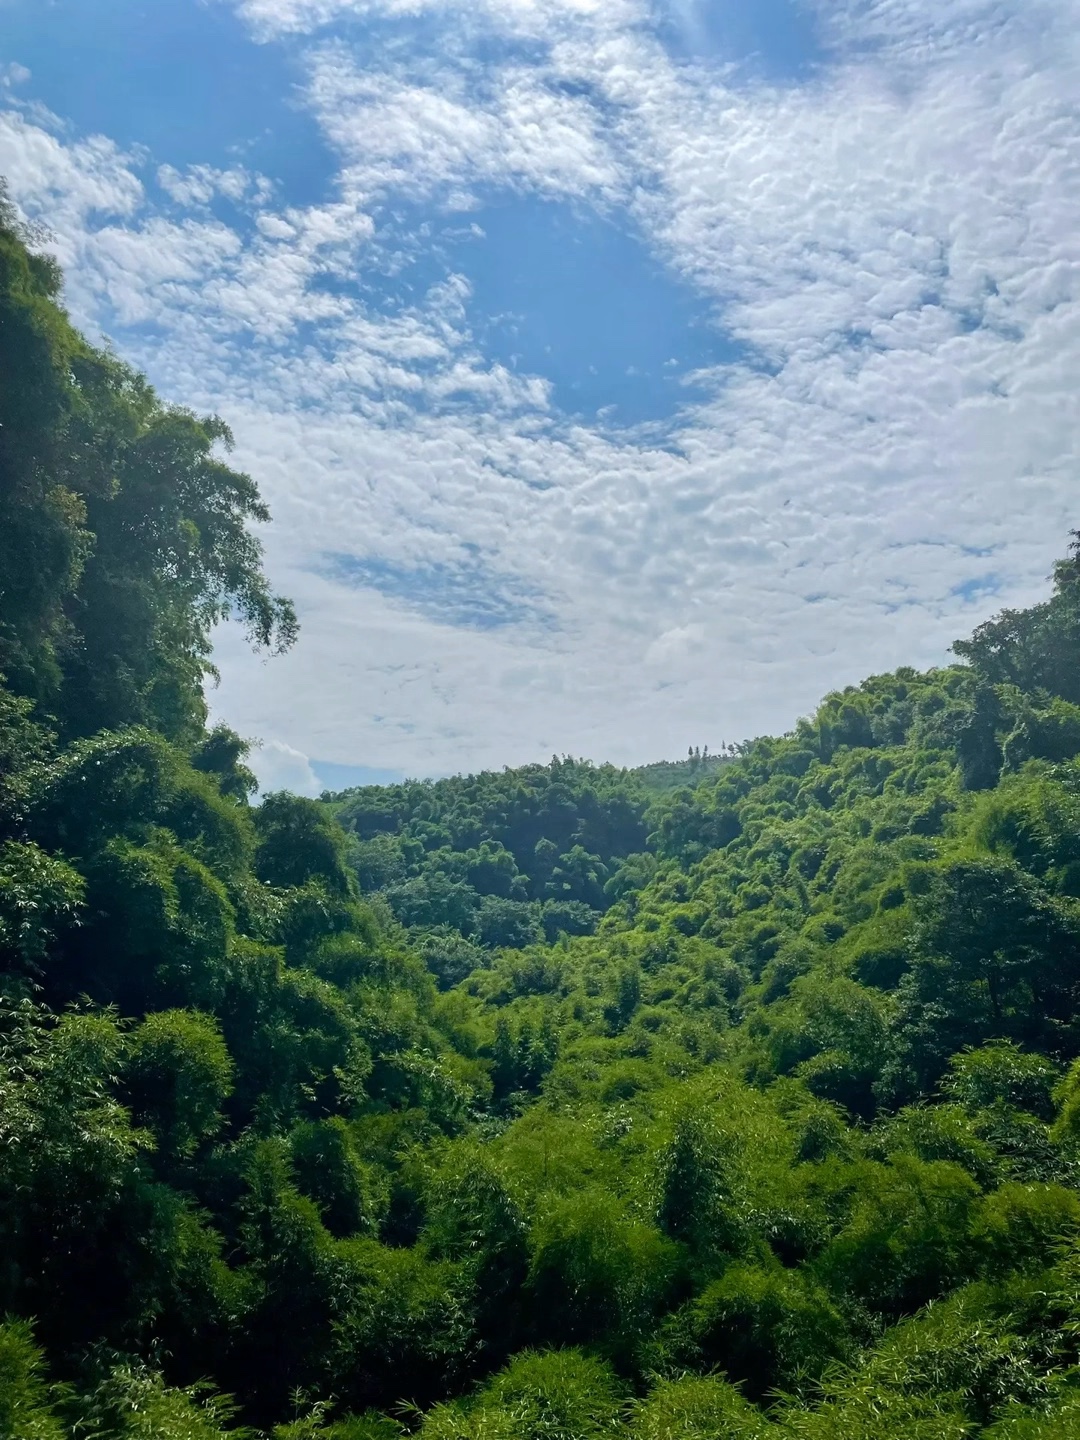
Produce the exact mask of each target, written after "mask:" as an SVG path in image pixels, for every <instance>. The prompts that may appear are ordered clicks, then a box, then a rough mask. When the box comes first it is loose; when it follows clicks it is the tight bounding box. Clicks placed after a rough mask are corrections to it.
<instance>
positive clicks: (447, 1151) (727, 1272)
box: [0, 202, 1080, 1440]
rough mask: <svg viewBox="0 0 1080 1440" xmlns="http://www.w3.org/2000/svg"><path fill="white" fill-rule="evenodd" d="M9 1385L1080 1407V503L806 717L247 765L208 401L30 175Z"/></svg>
mask: <svg viewBox="0 0 1080 1440" xmlns="http://www.w3.org/2000/svg"><path fill="white" fill-rule="evenodd" d="M0 371H2V375H3V382H2V384H0V672H2V675H3V682H2V684H0V1155H2V1163H0V1237H2V1244H0V1437H3V1440H409V1437H416V1440H801V1437H802V1440H826V1437H828V1440H832V1437H836V1440H894V1437H895V1440H900V1437H903V1440H962V1437H972V1440H975V1437H978V1440H1043V1437H1046V1440H1049V1437H1055V1440H1057V1437H1064V1440H1068V1437H1070V1436H1075V1437H1080V539H1078V538H1077V537H1073V540H1072V542H1071V543H1070V541H1069V539H1068V537H1064V536H1063V537H1062V550H1063V551H1064V552H1065V553H1064V558H1063V559H1062V560H1061V561H1060V563H1059V564H1058V565H1057V567H1056V569H1055V571H1054V574H1053V576H1052V577H1050V579H1049V581H1048V587H1047V597H1046V599H1045V600H1044V601H1043V602H1041V603H1040V604H1037V605H1035V606H1034V607H1032V608H1030V609H1027V610H1022V611H1006V612H1005V613H1003V614H1000V615H998V616H996V617H994V618H992V619H989V620H987V621H986V622H985V623H984V624H982V625H980V626H979V628H978V629H976V630H975V632H974V634H973V635H972V636H971V637H970V638H968V639H966V640H963V641H958V642H957V643H956V645H955V647H954V658H953V661H952V663H949V664H948V665H944V666H943V667H941V668H939V669H936V670H932V671H930V672H928V673H919V672H916V671H915V670H910V669H904V670H899V671H897V672H896V673H894V674H887V675H878V676H875V677H873V678H871V679H868V680H866V681H865V682H864V683H863V684H861V685H859V686H857V687H854V688H851V689H848V690H845V691H844V692H843V693H835V694H831V695H828V696H827V697H826V698H825V699H824V700H823V701H822V703H821V705H820V707H819V708H818V710H817V711H816V712H815V713H814V714H813V715H811V716H809V717H807V718H804V719H802V720H800V721H799V722H798V723H797V724H796V725H795V726H794V729H793V730H792V731H791V732H790V733H789V734H786V735H784V736H781V737H779V738H759V739H755V740H751V741H748V742H746V743H742V744H740V745H738V746H725V747H724V749H723V752H722V754H721V755H719V756H709V755H708V754H707V752H706V753H698V752H697V751H694V752H692V753H691V754H690V756H689V757H688V758H687V759H686V760H684V761H680V762H677V763H676V762H671V763H662V764H658V765H655V766H647V767H644V768H642V769H637V770H623V769H618V768H616V767H613V766H608V765H594V764H591V763H587V762H585V761H583V760H577V759H573V758H570V757H561V758H560V757H556V758H554V759H553V760H552V761H551V762H550V763H549V764H546V765H542V764H536V765H532V766H527V767H524V768H521V769H517V770H506V771H504V772H501V773H488V774H483V775H478V776H472V777H467V778H466V777H456V778H452V779H446V780H439V781H426V782H409V783H407V784H403V785H399V786H388V787H370V788H364V789H359V790H352V791H348V792H345V793H343V794H338V795H324V796H323V797H322V799H321V800H309V799H303V798H298V797H295V796H292V795H289V794H271V795H265V796H261V797H260V796H258V795H257V786H256V782H255V779H254V776H253V775H252V773H251V771H250V769H249V767H248V764H247V761H248V758H249V753H250V752H249V746H248V742H247V741H246V740H245V739H243V738H241V737H240V736H238V735H236V734H234V733H232V732H231V731H230V730H229V729H227V728H225V727H223V726H220V725H219V726H214V727H208V723H207V716H208V711H207V708H206V703H205V700H204V685H205V684H206V682H208V681H210V680H211V679H212V673H213V672H212V635H213V630H214V627H215V626H216V625H217V624H218V623H219V622H220V621H221V620H223V619H224V618H225V617H227V616H232V617H233V618H234V619H237V620H239V621H240V622H241V623H242V624H244V625H246V627H247V630H248V633H249V636H250V640H251V643H252V644H253V645H255V646H256V647H259V648H261V649H264V650H265V651H267V652H268V653H273V652H275V651H278V650H281V649H284V648H286V647H288V646H289V645H291V644H292V643H293V642H294V640H295V639H296V635H297V621H296V616H295V614H294V611H293V609H292V607H291V605H290V604H289V602H288V601H286V600H284V599H282V598H280V597H279V596H277V595H276V594H275V593H274V591H273V589H272V587H271V585H270V583H269V581H268V579H267V577H266V575H265V573H264V569H263V561H262V553H261V550H260V547H259V544H258V541H257V538H256V536H255V532H254V530H253V526H255V525H257V524H262V523H263V522H265V521H266V520H267V519H268V518H269V516H268V514H267V511H266V508H265V506H264V504H263V502H262V500H261V499H260V496H259V493H258V490H257V487H256V485H255V483H254V481H253V480H252V479H251V478H249V477H248V476H246V475H244V474H241V473H239V472H238V471H236V470H235V469H233V468H231V466H230V464H229V459H228V449H229V444H230V437H229V433H228V430H227V428H226V427H225V426H224V425H223V424H222V423H221V422H220V421H218V420H216V419H212V418H210V419H208V418H203V417H199V416H196V415H193V414H191V413H189V412H187V411H185V410H183V409H178V408H176V407H174V406H171V405H170V404H168V403H167V402H166V401H164V400H163V399H161V398H160V397H159V396H158V395H157V394H156V393H155V392H154V390H153V389H152V388H151V386H150V385H149V384H148V382H147V381H146V379H145V378H144V377H143V376H141V375H139V374H138V373H136V372H134V371H133V370H132V369H131V368H129V367H128V366H127V365H125V364H124V363H123V362H122V361H121V360H120V359H119V358H117V356H116V355H115V354H113V353H111V352H109V351H107V350H103V349H101V348H99V347H96V346H95V345H93V344H91V343H90V342H89V341H88V340H87V339H85V338H84V337H83V336H82V335H80V334H79V333H78V332H77V330H76V329H75V328H74V327H73V325H72V323H71V321H70V320H69V318H68V316H67V313H66V311H65V309H64V306H63V293H62V277H61V275H60V273H59V271H58V269H57V266H56V265H55V263H54V262H53V261H52V260H51V259H50V258H49V257H48V255H47V253H45V251H44V250H43V249H42V246H41V243H40V240H39V238H38V237H36V236H35V235H34V234H32V233H29V232H27V231H26V230H25V229H23V228H22V227H21V226H20V224H19V222H18V220H17V217H16V215H15V212H14V211H13V209H12V208H11V207H10V205H8V204H7V203H6V202H5V203H4V204H3V205H2V207H0Z"/></svg>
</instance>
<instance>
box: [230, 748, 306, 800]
mask: <svg viewBox="0 0 1080 1440" xmlns="http://www.w3.org/2000/svg"><path fill="white" fill-rule="evenodd" d="M248 764H249V766H250V767H251V769H252V770H253V771H254V772H255V777H256V779H257V780H258V782H259V793H260V795H270V794H273V793H274V792H275V791H277V790H288V791H290V792H291V793H292V794H293V795H308V796H316V795H319V794H321V793H322V789H323V787H322V786H321V785H320V784H319V781H318V778H317V776H316V774H315V772H314V770H312V768H311V765H310V763H309V761H308V757H307V756H306V755H304V754H303V753H302V752H301V751H300V750H296V749H294V748H293V746H291V745H287V744H286V743H285V741H284V740H264V741H263V742H262V743H261V744H260V745H256V746H253V747H252V750H251V752H250V754H249V755H248Z"/></svg>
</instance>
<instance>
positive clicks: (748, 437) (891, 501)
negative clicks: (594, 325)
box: [0, 0, 1080, 790]
mask: <svg viewBox="0 0 1080 1440" xmlns="http://www.w3.org/2000/svg"><path fill="white" fill-rule="evenodd" d="M16 3H22V0H16ZM217 3H219V4H224V3H225V0H217ZM724 3H726V0H724ZM731 3H734V0H731ZM233 8H234V9H235V11H236V12H237V13H238V14H239V15H240V16H241V17H242V18H243V19H244V21H245V22H246V23H247V24H248V25H249V27H250V34H251V37H252V43H253V44H255V43H258V44H259V45H262V46H288V47H290V53H291V54H293V55H294V56H295V57H297V63H298V64H300V65H301V66H302V72H301V73H302V75H303V86H302V90H301V92H300V96H299V102H300V103H302V105H303V106H304V107H305V109H306V112H307V114H308V115H309V116H310V117H312V118H313V119H314V121H315V122H316V123H317V125H318V127H319V133H320V135H321V137H322V140H323V142H324V144H325V146H326V147H327V150H328V152H329V154H330V155H331V156H332V157H333V162H334V170H333V174H332V175H331V176H330V178H329V180H328V183H327V186H326V192H325V194H324V195H322V196H321V197H320V198H319V199H318V200H317V201H316V202H314V203H304V204H301V203H298V202H296V201H294V200H293V199H292V198H291V197H290V195H289V193H287V189H283V188H282V186H281V185H280V184H279V183H278V181H277V180H276V178H275V176H274V174H273V173H272V168H273V167H272V166H270V165H267V164H265V162H264V168H265V169H266V170H267V171H268V172H271V173H268V174H265V175H264V174H261V173H259V172H257V171H256V170H253V169H251V168H250V167H248V166H245V165H244V164H242V163H240V162H239V161H238V162H237V163H236V164H234V165H227V166H222V165H221V164H220V163H211V162H210V160H207V162H206V163H205V164H196V165H193V166H188V167H186V168H185V167H181V166H175V165H173V164H171V163H168V162H167V161H166V159H165V158H164V157H161V156H156V155H152V154H148V153H146V152H145V151H143V150H139V149H130V148H129V149H125V148H124V146H123V145H121V144H119V143H117V142H116V141H114V140H113V139H111V138H110V136H109V135H108V134H107V133H77V132H76V131H75V130H74V129H73V128H72V127H70V126H69V125H66V124H65V123H64V121H63V117H54V116H50V115H48V114H47V113H45V112H43V110H42V109H41V108H40V106H35V104H34V103H33V95H32V91H33V80H32V78H31V79H28V80H26V81H25V82H24V83H22V84H21V85H20V86H19V87H18V90H17V91H16V90H15V89H14V88H13V87H9V89H8V91H5V92H4V96H5V97H6V100H7V104H8V108H7V109H6V110H3V111H0V171H3V172H4V173H6V174H8V175H9V176H10V179H11V184H12V190H13V193H14V194H15V196H16V198H17V199H18V200H19V202H20V203H21V204H22V205H23V207H24V208H25V210H26V211H27V213H28V214H31V215H41V216H43V217H45V218H47V219H48V221H49V223H50V224H51V226H52V228H53V230H54V232H55V236H56V239H55V245H56V249H57V251H58V253H59V255H60V257H61V259H62V260H63V262H64V263H65V265H66V267H67V269H68V274H69V302H70V304H71V306H72V309H73V311H74V312H75V314H76V316H77V318H78V319H79V320H80V321H81V322H82V323H84V324H86V325H89V326H91V327H93V328H95V329H97V330H102V331H104V332H106V333H108V334H109V335H110V336H111V337H113V339H114V340H115V342H116V343H117V345H118V346H119V347H120V348H121V350H122V351H123V352H124V353H126V354H130V355H131V356H132V357H133V358H134V359H135V360H137V361H138V362H139V363H141V364H144V365H146V366H147V367H148V368H149V369H150V372H151V374H152V376H153V378H154V379H155V381H156V382H158V383H159V384H160V386H161V388H162V389H163V390H164V391H165V392H166V393H167V394H169V395H171V396H173V397H175V398H176V399H178V400H181V401H183V402H185V403H189V404H192V405H194V406H198V407H203V408H210V409H214V410H217V411H219V412H220V413H222V414H223V415H224V416H225V418H226V419H227V420H228V421H229V422H230V423H231V424H232V426H233V428H234V430H235V432H236V436H237V440H238V454H239V458H240V460H241V462H242V463H243V464H244V465H245V466H246V467H247V468H248V469H250V470H251V471H252V472H253V473H254V474H255V475H256V476H257V477H258V479H259V481H260V483H261V485H262V486H263V488H264V491H265V493H266V494H267V497H268V499H269V501H270V503H271V506H272V508H273V510H274V513H275V517H276V522H277V523H276V524H275V525H274V526H273V527H271V529H270V530H269V531H268V532H267V535H266V537H265V538H266V543H267V547H268V555H269V560H270V564H271V566H272V568H273V570H274V576H275V582H276V583H277V584H279V585H281V586H284V587H286V588H288V589H290V590H291V592H292V593H293V594H294V595H295V596H296V598H297V600H298V602H299V606H300V610H301V616H302V621H303V627H304V628H303V636H302V639H301V643H300V645H299V646H298V647H297V649H296V650H295V652H294V653H293V654H291V655H290V656H288V657H287V658H285V659H284V660H281V661H276V662H274V663H272V664H269V665H264V664H262V663H261V662H258V661H256V660H254V659H252V658H250V657H248V656H247V655H246V654H245V652H244V651H243V648H242V646H241V645H240V643H239V641H238V638H237V637H236V636H234V635H232V634H231V633H230V632H229V631H228V630H226V631H224V632H223V633H222V635H221V638H220V644H219V655H218V660H219V664H220V668H221V672H222V682H221V685H220V688H219V689H218V690H217V691H216V693H215V695H214V697H213V702H212V703H213V704H214V707H215V709H216V710H217V711H218V712H219V713H221V714H223V715H224V716H225V717H226V718H228V719H229V720H230V721H231V722H232V723H233V724H236V725H237V726H238V727H239V728H240V729H242V730H243V731H245V732H246V733H254V734H260V733H261V734H264V735H269V736H276V737H284V738H280V739H278V740H277V741H274V742H272V745H271V746H269V747H266V748H264V750H263V751H262V752H261V759H259V760H258V761H257V763H258V764H261V765H262V767H263V770H265V772H266V777H267V781H268V782H271V778H272V774H278V775H282V774H285V773H286V771H287V770H288V769H289V767H290V766H291V767H293V769H292V770H291V771H289V773H291V774H294V781H295V788H298V789H301V790H304V789H308V790H310V789H311V788H312V786H316V788H317V781H316V779H315V775H314V772H313V771H312V770H311V765H310V763H309V762H308V761H307V759H306V757H307V756H312V757H319V758H320V759H322V760H325V761H337V762H358V763H361V762H362V763H364V764H371V765H379V766H391V767H396V768H401V769H407V770H408V771H410V772H411V773H417V772H419V773H423V772H425V771H428V772H439V771H447V770H452V769H457V768H462V767H473V766H477V765H482V764H496V765H497V764H502V763H512V762H515V761H520V760H525V759H528V758H536V757H543V756H544V755H546V754H550V753H551V752H552V751H553V750H559V751H564V750H570V751H574V752H575V753H586V754H592V755H594V756H598V757H610V758H613V759H616V760H624V761H633V760H639V759H645V758H649V757H653V756H656V755H660V754H664V753H669V754H670V753H681V751H682V750H683V748H684V747H685V745H686V744H687V743H690V742H704V741H706V740H708V741H710V742H711V743H715V742H716V741H717V740H719V739H720V738H721V737H725V738H727V737H731V736H735V735H741V734H750V733H756V732H759V731H761V730H764V729H774V728H778V727H779V728H783V727H786V726H787V725H789V724H790V723H791V722H792V721H793V720H794V718H795V717H796V715H797V714H798V713H800V712H801V711H804V710H805V709H807V708H808V707H809V706H810V705H812V704H813V702H814V701H815V699H816V698H817V697H818V696H819V695H820V694H821V693H822V692H823V691H824V690H826V689H827V688H829V687H831V686H833V685H836V684H841V683H847V682H850V681H854V680H857V679H859V678H860V677H861V676H862V675H864V674H866V673H867V672H869V671H873V670H881V669H884V668H887V667H890V666H892V665H895V664H898V663H904V662H907V663H915V664H919V663H933V662H935V661H939V660H942V659H944V658H945V656H946V653H947V646H948V643H949V642H950V641H951V640H952V639H953V638H954V637H955V636H956V635H958V634H960V633H962V632H963V631H964V630H965V629H967V628H970V626H971V625H972V624H973V623H974V622H975V621H976V620H977V619H978V618H980V617H981V616H982V615H983V614H985V613H986V611H987V610H988V609H989V608H991V607H992V606H994V605H996V604H1005V603H1023V602H1026V601H1028V600H1030V599H1031V598H1032V597H1033V596H1034V595H1036V594H1037V593H1039V591H1040V589H1041V588H1042V587H1043V585H1044V580H1045V576H1046V573H1047V571H1048V569H1049V566H1050V563H1051V560H1052V558H1053V556H1054V555H1055V553H1057V552H1058V551H1059V550H1060V549H1061V548H1062V546H1063V543H1064V538H1065V531H1066V530H1067V528H1068V527H1069V525H1070V523H1076V500H1075V495H1076V490H1075V484H1076V481H1075V477H1076V474H1077V449H1078V433H1077V419H1076V412H1075V399H1074V392H1075V375H1076V374H1077V371H1078V368H1080V257H1078V256H1077V253H1076V243H1075V237H1076V235H1077V234H1078V233H1080V121H1078V117H1077V112H1076V107H1075V95H1076V94H1077V93H1080V88H1078V87H1080V47H1078V44H1077V39H1076V37H1077V35H1078V34H1080V26H1078V23H1077V22H1078V21H1080V4H1078V3H1076V0H992V3H991V0H936V3H931V0H876V3H872V4H871V3H869V0H842V3H835V0H830V3H828V4H826V3H824V0H822V3H821V4H820V5H819V6H818V7H817V9H816V10H815V9H813V7H810V10H811V19H812V21H813V23H814V28H815V33H816V36H817V47H816V52H815V56H814V60H813V64H808V65H807V66H805V67H804V68H802V69H800V70H798V71H797V73H792V74H788V75H777V76H774V77H773V78H768V71H767V70H766V71H764V72H763V71H761V70H755V68H754V67H753V66H748V65H746V64H739V63H734V62H736V61H739V60H740V59H741V58H744V57H740V56H737V55H726V54H724V53H723V52H722V50H721V51H718V50H717V48H716V46H715V45H706V44H705V43H704V40H700V43H699V39H700V37H701V36H703V35H704V34H705V28H704V27H703V25H702V24H701V18H702V17H701V11H702V7H700V6H696V7H695V6H694V5H691V4H687V3H680V4H675V3H671V4H668V5H665V4H663V3H661V0H655V3H651V0H611V3H603V4H599V3H595V4H594V3H587V0H501V3H499V4H495V3H494V0H492V3H490V4H489V3H487V0H484V3H477V0H473V3H469V4H466V3H464V0H246V3H244V4H242V5H236V6H234V7H233ZM714 8H716V9H718V10H722V8H723V5H722V4H718V6H717V7H714ZM803 9H804V11H805V10H806V9H807V7H803ZM672 37H676V38H678V39H679V43H677V44H676V43H674V40H673V38H672ZM17 58H18V57H12V59H13V61H14V60H17ZM35 74H36V70H35ZM763 75H764V77H765V78H763ZM538 201H540V202H543V203H546V204H559V205H563V206H571V207H577V210H578V213H580V214H582V215H586V214H602V215H603V216H605V217H606V218H607V219H608V220H611V221H613V222H614V223H617V224H619V225H621V226H624V227H626V229H627V231H632V232H633V235H634V236H635V237H637V240H638V241H639V242H640V245H641V247H642V251H643V253H645V254H647V255H648V256H649V257H650V259H651V260H653V261H657V260H658V261H660V262H662V264H663V265H664V266H665V267H666V269H667V271H668V273H670V275H671V276H672V277H675V278H677V279H678V281H679V283H681V284H683V285H685V286H687V287H690V288H691V289H692V291H693V293H694V295H695V296H696V298H697V304H698V308H699V310H700V315H701V320H702V323H703V324H706V325H709V326H711V327H714V328H715V330H716V332H717V333H718V334H720V333H722V334H723V335H724V336H725V337H727V338H728V339H729V340H730V342H731V344H730V345H729V346H728V348H727V349H726V350H725V351H724V352H723V353H725V354H726V355H728V356H729V357H730V358H728V359H725V360H724V361H723V362H722V363H720V362H718V363H716V364H715V365H711V366H706V367H705V368H698V369H697V370H696V371H695V372H694V373H693V374H691V375H688V376H687V377H686V378H687V379H688V380H692V381H693V384H692V385H687V386H686V388H685V394H684V398H683V403H682V404H681V405H677V406H676V407H674V409H673V410H672V411H671V413H670V415H668V417H667V418H666V419H664V420H663V421H653V422H652V423H650V424H649V425H638V426H635V425H633V424H624V425H622V426H621V427H619V426H617V425H615V424H614V423H609V416H608V414H607V413H606V412H605V413H602V414H596V415H594V416H591V417H590V416H588V415H583V414H570V413H567V412H564V411H563V410H562V409H560V407H559V405H558V404H557V403H556V398H555V394H554V390H553V386H552V382H551V377H550V376H549V375H547V374H545V373H544V366H543V363H542V361H540V360H535V357H533V363H530V365H528V366H522V365H520V364H518V363H515V361H514V360H513V358H512V357H510V358H507V357H506V356H505V355H504V356H503V357H502V359H499V360H496V359H495V358H493V357H492V356H491V355H490V354H488V353H486V351H485V343H484V334H483V327H482V326H481V325H480V324H479V323H478V321H479V318H480V317H478V316H477V314H476V309H475V294H476V291H477V283H476V278H475V277H474V276H471V275H470V274H469V273H468V265H467V264H466V263H463V262H462V261H461V258H460V257H461V253H462V252H461V251H460V249H455V248H453V247H452V246H447V244H446V243H445V237H446V235H448V234H450V233H454V234H459V233H465V232H467V231H469V230H470V227H476V228H477V229H478V230H479V231H483V229H484V225H485V218H486V216H488V215H489V214H491V213H492V207H494V206H500V207H507V206H514V205H530V204H531V205H535V204H536V203H537V202H538ZM448 257H449V258H448ZM549 263H550V277H549V283H550V284H551V285H552V286H557V285H559V283H560V270H559V265H558V256H557V255H552V256H550V257H549ZM596 283H597V284H598V285H600V284H603V283H605V277H604V275H602V274H599V273H598V274H597V276H596ZM623 303H624V304H625V305H626V306H628V307H633V306H634V305H635V295H634V293H633V290H632V289H630V290H628V292H627V293H626V294H625V296H624V302H623ZM570 338H571V340H572V341H573V342H574V343H580V345H581V346H582V347H586V348H587V347H588V346H589V343H590V340H589V336H588V334H587V332H586V330H585V328H584V327H583V329H582V332H581V334H580V335H574V336H572V337H570ZM612 383H613V384H614V381H613V382H612ZM343 556H346V557H363V558H362V559H361V560H358V561H356V560H354V561H349V562H344V561H342V560H341V559H340V557H343ZM327 557H339V558H337V559H333V560H330V561H328V559H327ZM538 617H539V619H538ZM541 622H542V623H541ZM275 747H276V748H275ZM305 766H306V767H307V769H306V770H305V768H304V767H305ZM275 767H276V768H275ZM261 774H262V772H260V775H261ZM288 783H290V784H292V783H293V782H292V781H290V782H288Z"/></svg>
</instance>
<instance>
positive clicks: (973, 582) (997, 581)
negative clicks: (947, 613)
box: [949, 573, 1002, 605]
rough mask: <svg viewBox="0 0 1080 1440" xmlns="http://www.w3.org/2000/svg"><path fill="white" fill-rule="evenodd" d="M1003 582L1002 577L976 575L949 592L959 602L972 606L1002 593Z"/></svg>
mask: <svg viewBox="0 0 1080 1440" xmlns="http://www.w3.org/2000/svg"><path fill="white" fill-rule="evenodd" d="M1001 588H1002V580H1001V576H1000V575H996V574H992V573H991V574H987V575H974V576H972V578H971V579H970V580H962V581H961V582H960V584H959V585H954V586H953V587H952V589H951V590H950V591H949V594H950V595H954V596H955V597H956V598H957V599H958V600H963V601H964V602H965V603H966V604H969V605H972V604H974V603H975V602H976V601H977V600H986V599H988V598H990V597H991V596H994V595H998V594H1000V593H1001Z"/></svg>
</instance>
